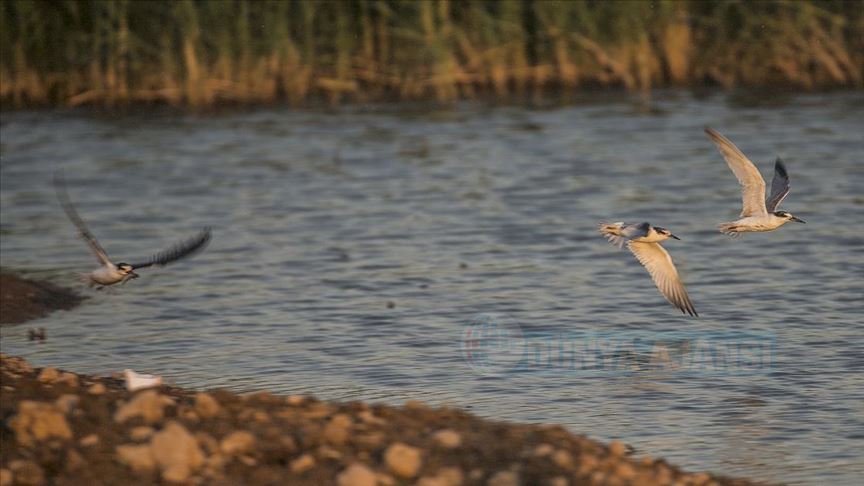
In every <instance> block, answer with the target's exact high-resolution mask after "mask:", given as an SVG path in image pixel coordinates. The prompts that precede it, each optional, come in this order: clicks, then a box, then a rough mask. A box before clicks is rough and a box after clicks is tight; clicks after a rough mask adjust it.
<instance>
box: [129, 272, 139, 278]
mask: <svg viewBox="0 0 864 486" xmlns="http://www.w3.org/2000/svg"><path fill="white" fill-rule="evenodd" d="M129 278H138V274H137V273H135V272H129Z"/></svg>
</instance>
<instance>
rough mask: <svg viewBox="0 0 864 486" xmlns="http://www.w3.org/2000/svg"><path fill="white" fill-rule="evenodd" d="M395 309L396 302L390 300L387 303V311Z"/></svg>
mask: <svg viewBox="0 0 864 486" xmlns="http://www.w3.org/2000/svg"><path fill="white" fill-rule="evenodd" d="M395 307H396V302H393V301H392V300H390V301H387V308H388V309H393V308H395Z"/></svg>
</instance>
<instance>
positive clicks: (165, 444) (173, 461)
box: [150, 421, 204, 482]
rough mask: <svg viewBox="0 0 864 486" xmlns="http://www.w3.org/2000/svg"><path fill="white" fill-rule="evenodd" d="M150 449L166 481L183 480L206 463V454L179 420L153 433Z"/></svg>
mask: <svg viewBox="0 0 864 486" xmlns="http://www.w3.org/2000/svg"><path fill="white" fill-rule="evenodd" d="M150 451H151V453H152V454H153V459H155V461H156V465H158V466H159V469H160V470H161V471H162V479H163V480H165V481H174V482H182V481H186V480H187V479H189V476H190V475H191V474H192V472H193V471H195V470H197V469H198V468H199V467H201V466H202V465H203V464H204V454H203V453H202V452H201V448H200V447H199V446H198V442H197V441H195V438H194V437H192V434H190V433H189V431H188V430H186V428H185V427H183V426H182V425H181V424H180V423H179V422H176V421H171V422H168V425H166V426H165V428H164V429H162V430H161V431H159V432H157V433H156V434H154V435H153V438H152V439H151V440H150Z"/></svg>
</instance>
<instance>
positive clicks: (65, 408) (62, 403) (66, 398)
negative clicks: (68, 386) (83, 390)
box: [54, 393, 81, 415]
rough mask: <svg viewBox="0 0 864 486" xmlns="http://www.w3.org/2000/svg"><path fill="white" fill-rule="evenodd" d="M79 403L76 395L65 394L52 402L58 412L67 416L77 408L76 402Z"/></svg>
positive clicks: (79, 399)
mask: <svg viewBox="0 0 864 486" xmlns="http://www.w3.org/2000/svg"><path fill="white" fill-rule="evenodd" d="M80 401H81V398H80V397H78V395H73V394H71V393H66V394H64V395H60V397H59V398H57V400H54V405H55V406H56V407H57V409H58V410H60V411H61V412H63V413H65V414H67V415H68V414H69V413H70V412H71V411H72V410H74V409H75V407H77V406H78V402H80Z"/></svg>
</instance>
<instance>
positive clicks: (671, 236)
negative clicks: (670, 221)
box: [669, 233, 681, 241]
mask: <svg viewBox="0 0 864 486" xmlns="http://www.w3.org/2000/svg"><path fill="white" fill-rule="evenodd" d="M669 237H670V238H675V239H676V240H678V241H681V238H678V237H677V236H675V235H673V234H672V233H669Z"/></svg>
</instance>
